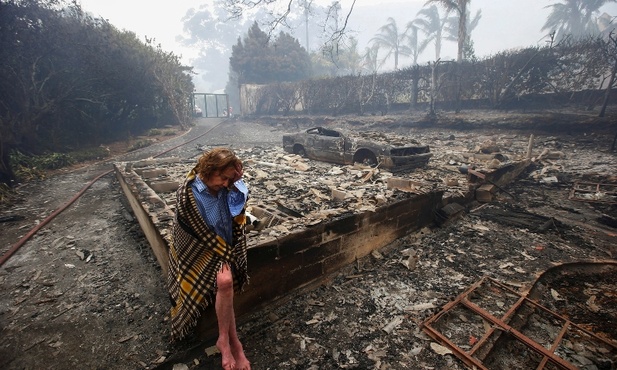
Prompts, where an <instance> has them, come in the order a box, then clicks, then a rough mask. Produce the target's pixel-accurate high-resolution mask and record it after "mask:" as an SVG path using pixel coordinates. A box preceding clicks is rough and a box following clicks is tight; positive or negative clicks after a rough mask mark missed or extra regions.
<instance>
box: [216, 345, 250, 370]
mask: <svg viewBox="0 0 617 370" xmlns="http://www.w3.org/2000/svg"><path fill="white" fill-rule="evenodd" d="M216 348H218V349H219V351H220V352H221V357H222V361H221V365H222V366H223V369H224V370H235V369H237V367H236V359H235V358H234V356H233V354H232V352H231V347H230V346H229V342H228V341H226V340H221V339H220V338H219V340H217V341H216ZM245 359H246V358H245Z"/></svg>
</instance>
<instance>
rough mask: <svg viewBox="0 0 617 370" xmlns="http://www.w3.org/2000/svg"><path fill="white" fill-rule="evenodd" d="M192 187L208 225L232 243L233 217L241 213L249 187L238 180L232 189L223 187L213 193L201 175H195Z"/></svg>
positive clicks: (202, 215) (228, 242)
mask: <svg viewBox="0 0 617 370" xmlns="http://www.w3.org/2000/svg"><path fill="white" fill-rule="evenodd" d="M191 189H192V190H193V195H194V196H195V201H196V203H197V209H199V213H200V214H201V217H203V218H204V220H205V221H206V224H207V225H208V227H210V228H211V229H212V230H214V232H215V233H216V234H218V235H219V236H220V237H222V238H223V239H225V241H226V242H227V244H229V245H231V244H232V219H233V217H235V216H237V215H239V214H240V212H241V211H242V209H243V208H244V204H245V203H246V200H247V198H248V188H247V187H246V184H245V183H244V181H242V180H238V181H236V182H235V183H234V188H232V190H228V189H225V188H223V189H221V190H219V192H218V193H217V194H216V195H212V194H210V192H209V191H208V187H207V186H206V184H204V182H203V181H201V179H200V178H199V176H195V180H194V181H193V183H192V184H191ZM236 189H237V190H236Z"/></svg>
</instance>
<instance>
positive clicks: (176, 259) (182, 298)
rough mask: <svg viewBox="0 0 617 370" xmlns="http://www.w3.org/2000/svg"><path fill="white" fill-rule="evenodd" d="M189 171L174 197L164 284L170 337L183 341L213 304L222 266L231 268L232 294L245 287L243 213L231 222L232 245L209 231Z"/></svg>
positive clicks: (192, 176) (244, 221) (246, 281)
mask: <svg viewBox="0 0 617 370" xmlns="http://www.w3.org/2000/svg"><path fill="white" fill-rule="evenodd" d="M194 179H195V172H194V170H193V171H191V172H190V173H189V174H188V176H187V178H186V180H185V181H184V183H183V184H182V185H181V186H180V187H179V188H178V191H177V193H176V200H177V202H176V213H175V218H174V227H173V237H172V242H171V243H170V244H171V245H170V247H169V273H168V276H167V283H168V289H169V294H170V296H171V299H172V306H173V307H172V308H171V337H172V340H179V339H182V338H183V337H184V336H185V335H186V334H187V333H188V332H189V330H190V329H191V328H193V327H194V326H195V324H196V323H197V320H198V319H199V317H200V316H201V313H202V312H203V310H204V309H205V308H206V307H208V306H209V305H211V304H213V303H214V300H215V297H216V274H217V272H218V271H220V269H221V268H222V265H223V263H226V264H228V265H229V266H230V267H231V271H232V274H233V277H234V291H235V292H241V291H242V289H243V288H244V285H245V284H246V283H248V275H247V270H246V265H247V262H246V236H245V235H244V227H245V224H246V218H245V213H244V210H243V211H242V212H241V213H240V215H238V216H236V217H234V220H233V243H232V244H233V245H232V246H230V245H228V244H227V243H226V242H225V240H224V239H223V238H221V237H220V236H218V235H217V234H215V233H214V231H212V230H211V229H210V228H208V226H207V224H206V222H205V221H204V219H203V218H202V216H201V214H200V213H199V210H198V209H197V204H196V202H195V197H194V196H193V191H192V189H191V183H192V181H193V180H194Z"/></svg>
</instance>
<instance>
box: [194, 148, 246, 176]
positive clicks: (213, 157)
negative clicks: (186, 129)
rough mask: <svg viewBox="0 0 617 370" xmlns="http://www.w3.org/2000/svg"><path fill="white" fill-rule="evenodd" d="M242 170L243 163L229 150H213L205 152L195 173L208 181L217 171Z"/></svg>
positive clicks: (198, 162)
mask: <svg viewBox="0 0 617 370" xmlns="http://www.w3.org/2000/svg"><path fill="white" fill-rule="evenodd" d="M237 166H239V167H240V168H242V161H241V160H240V158H238V157H236V154H235V153H234V152H233V151H232V150H231V149H228V148H213V149H211V150H208V151H206V152H204V154H203V155H202V156H201V157H200V158H199V160H198V161H197V166H195V172H197V173H198V174H199V176H200V177H201V178H202V179H203V180H207V179H209V178H210V176H212V174H213V173H215V172H216V171H225V170H226V169H227V168H228V167H234V168H236V167H237Z"/></svg>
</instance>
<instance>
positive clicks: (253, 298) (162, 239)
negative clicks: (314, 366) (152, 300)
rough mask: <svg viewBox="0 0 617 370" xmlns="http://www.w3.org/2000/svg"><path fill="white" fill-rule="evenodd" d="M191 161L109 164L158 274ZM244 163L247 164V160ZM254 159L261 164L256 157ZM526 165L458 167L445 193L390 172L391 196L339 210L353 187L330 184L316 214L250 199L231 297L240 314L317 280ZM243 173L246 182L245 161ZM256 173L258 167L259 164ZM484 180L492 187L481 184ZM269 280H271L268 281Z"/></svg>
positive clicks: (202, 328) (446, 213) (449, 212)
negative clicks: (244, 258) (243, 264)
mask: <svg viewBox="0 0 617 370" xmlns="http://www.w3.org/2000/svg"><path fill="white" fill-rule="evenodd" d="M295 160H296V159H295V158H294V159H293V160H292V161H295ZM192 163H193V161H183V160H180V159H178V158H162V159H150V160H144V161H139V162H122V163H116V164H115V165H114V168H115V173H116V177H117V179H118V181H119V183H120V184H121V187H122V189H123V192H124V194H125V195H126V197H127V198H128V203H129V204H130V206H131V208H132V210H133V212H134V214H135V215H136V218H137V220H138V221H139V223H140V225H141V227H142V230H143V232H144V234H145V235H146V238H147V239H148V241H149V243H150V245H151V247H152V249H153V252H154V255H155V256H156V258H157V260H158V262H159V264H160V265H161V268H162V271H163V274H166V271H167V263H168V262H167V250H168V243H169V241H170V236H171V235H170V232H171V227H172V222H173V213H174V202H175V199H174V194H175V190H176V189H177V187H178V185H179V181H180V179H181V176H182V175H183V174H185V173H186V169H187V166H190V165H191V164H192ZM248 163H249V164H248V166H251V161H248ZM252 164H253V166H254V167H258V166H259V163H255V162H252ZM262 165H263V163H262ZM528 165H529V161H526V160H525V161H520V162H515V163H511V164H509V165H507V166H504V167H503V168H501V169H499V170H498V171H492V172H490V173H486V174H484V173H481V172H479V171H475V170H472V171H462V172H460V173H459V174H458V177H459V180H457V182H460V183H461V184H466V185H464V186H466V187H467V189H468V191H467V192H465V193H463V192H461V191H458V192H457V193H456V194H449V195H448V196H444V190H443V189H441V188H436V189H433V190H426V189H425V188H423V187H425V185H426V184H423V183H421V182H418V181H415V180H410V179H405V178H400V177H394V176H391V175H388V178H387V181H384V187H386V188H387V189H388V190H387V191H386V194H387V195H389V196H390V199H386V197H385V196H384V195H382V194H377V195H371V196H370V197H369V196H368V195H367V196H366V197H369V198H371V201H370V202H369V204H368V206H365V205H362V206H358V205H357V204H356V205H355V207H354V206H351V205H350V204H349V202H348V203H347V207H346V208H344V209H341V207H340V205H341V204H345V202H346V199H348V198H349V194H353V193H354V190H353V189H350V188H347V189H345V190H337V189H332V193H331V194H330V195H329V197H330V199H331V201H332V202H334V203H332V204H330V208H331V209H325V210H324V209H320V210H319V211H318V214H319V216H315V214H314V213H313V214H312V216H309V217H304V216H303V215H302V214H301V213H299V212H297V211H294V210H293V209H291V208H289V207H286V206H285V205H284V204H281V202H280V201H276V202H268V199H264V198H260V199H254V200H253V202H250V203H249V207H248V209H249V210H250V212H251V213H252V214H253V215H254V216H256V217H257V218H258V219H259V220H260V221H259V223H260V224H259V226H258V227H256V228H255V230H253V231H251V232H250V233H249V234H248V240H247V242H248V245H249V249H248V259H249V261H250V263H249V275H250V277H251V282H250V289H247V290H246V292H244V293H243V294H241V295H239V296H238V297H236V306H237V308H236V312H237V314H238V315H239V319H240V320H241V319H242V318H241V316H242V315H243V314H245V313H248V312H249V310H251V311H254V310H255V309H256V308H258V307H263V306H266V305H268V304H271V303H273V302H276V301H277V300H279V299H281V298H284V297H285V296H286V295H288V294H289V293H290V292H292V291H294V290H297V289H299V288H302V287H307V286H310V285H312V284H317V283H319V282H320V281H323V279H325V278H327V277H328V276H329V275H331V274H332V273H335V272H336V271H338V270H339V269H341V268H343V267H344V266H347V265H350V264H352V263H353V262H354V261H357V260H359V259H361V258H363V257H365V256H367V255H369V254H370V253H371V252H373V251H375V250H378V249H380V248H382V247H384V246H386V245H388V244H390V243H392V242H393V241H395V240H397V239H399V238H402V237H404V236H406V235H408V234H410V233H412V232H414V231H417V230H419V229H421V228H423V227H425V226H428V225H431V224H433V223H438V224H444V223H446V222H449V221H450V220H453V219H455V218H456V217H457V216H458V215H459V214H460V213H461V212H464V211H465V205H466V204H467V203H470V202H477V200H476V198H478V199H480V200H482V201H486V199H491V198H492V197H493V196H494V194H495V193H496V192H497V191H498V189H499V188H501V187H502V186H505V185H506V184H507V183H508V182H510V181H512V180H514V179H515V178H516V177H517V176H518V175H519V174H520V173H521V172H522V171H524V170H525V168H527V166H528ZM279 167H281V166H280V165H279ZM362 171H364V173H367V174H368V175H370V174H371V173H374V172H375V170H374V169H371V168H363V169H362ZM246 172H248V177H249V181H250V180H251V168H250V167H249V168H248V169H246ZM254 172H256V173H259V170H258V169H255V170H254ZM355 176H357V177H359V176H360V175H358V174H356V175H355ZM364 176H365V177H366V176H367V175H364ZM485 184H489V185H491V187H490V188H488V189H486V188H483V186H484V185H485ZM314 192H315V193H317V197H318V198H319V197H325V195H323V194H320V193H319V192H318V191H314ZM363 194H365V193H363ZM337 205H338V206H339V207H338V208H337ZM322 208H323V207H322ZM290 225H293V229H292V227H291V226H290ZM251 228H253V227H251ZM266 232H268V233H266ZM273 279H275V280H276V283H274V284H273ZM197 332H198V335H199V336H200V337H201V338H204V339H205V338H210V337H212V336H213V335H214V334H215V333H216V325H215V315H213V314H211V315H208V314H205V315H203V316H202V319H201V320H200V322H199V323H198V327H197Z"/></svg>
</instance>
